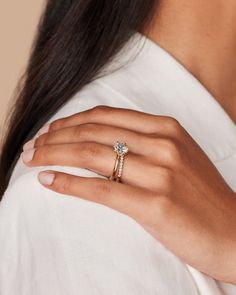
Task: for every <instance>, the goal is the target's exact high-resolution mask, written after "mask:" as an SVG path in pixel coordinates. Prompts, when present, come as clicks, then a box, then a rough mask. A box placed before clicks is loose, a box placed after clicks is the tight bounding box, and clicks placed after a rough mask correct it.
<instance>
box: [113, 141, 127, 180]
mask: <svg viewBox="0 0 236 295" xmlns="http://www.w3.org/2000/svg"><path fill="white" fill-rule="evenodd" d="M114 151H115V152H116V161H115V165H114V168H113V172H112V175H111V176H110V177H109V179H110V180H113V181H116V182H121V176H122V172H123V168H124V159H125V155H126V154H127V153H128V151H129V148H128V146H127V144H126V143H123V142H119V141H117V142H116V143H115V144H114Z"/></svg>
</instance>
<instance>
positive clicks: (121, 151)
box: [114, 141, 129, 156]
mask: <svg viewBox="0 0 236 295" xmlns="http://www.w3.org/2000/svg"><path fill="white" fill-rule="evenodd" d="M114 151H115V152H116V153H117V154H118V155H119V156H122V155H125V154H127V153H128V151H129V148H128V146H127V144H126V143H123V142H119V141H117V142H116V143H115V145H114Z"/></svg>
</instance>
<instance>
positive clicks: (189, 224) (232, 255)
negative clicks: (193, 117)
mask: <svg viewBox="0 0 236 295" xmlns="http://www.w3.org/2000/svg"><path fill="white" fill-rule="evenodd" d="M48 129H49V130H48ZM45 131H47V132H46V133H44V134H41V135H40V136H39V137H37V138H36V139H35V140H34V141H31V142H29V143H28V144H27V145H26V146H25V147H24V150H25V151H24V153H23V154H22V159H23V161H24V163H25V164H26V165H28V166H31V167H32V166H45V165H46V166H48V165H49V166H50V165H62V166H74V167H81V168H85V169H89V170H92V171H94V172H96V173H98V174H100V175H103V176H105V177H109V176H110V175H111V172H112V170H113V165H114V162H115V157H116V153H115V152H114V151H113V148H112V146H113V144H114V142H116V140H117V138H122V139H123V140H124V141H125V142H127V143H128V145H129V149H130V151H129V153H128V154H127V155H126V157H125V166H124V171H123V175H122V183H118V182H114V181H109V180H108V179H103V178H86V177H79V176H72V175H68V174H64V173H59V172H52V171H48V172H41V173H40V174H39V181H40V182H41V183H42V184H43V185H44V186H45V187H47V188H48V189H51V190H54V191H56V192H59V193H62V194H66V195H70V196H77V197H80V198H83V199H86V200H90V201H94V202H98V203H101V204H103V205H106V206H109V207H111V208H113V209H115V210H118V211H120V212H122V213H124V214H127V215H129V216H130V217H132V218H133V219H134V220H136V221H137V222H138V223H140V224H141V225H142V226H143V227H144V228H145V229H146V230H147V231H148V232H149V233H150V234H151V235H153V236H154V237H155V238H156V239H158V240H159V241H160V242H161V243H163V244H164V245H165V246H166V247H167V248H169V249H170V250H171V251H172V252H173V253H175V254H176V255H177V256H178V257H180V258H181V259H182V260H183V261H185V262H186V263H187V264H189V265H192V266H194V267H195V268H197V269H198V270H200V271H202V272H204V273H206V274H208V275H209V276H211V277H213V278H215V279H218V280H221V281H225V282H230V283H236V231H235V224H236V214H235V212H236V198H235V197H236V196H235V193H234V192H233V191H232V190H231V189H230V188H229V186H228V185H227V184H226V183H225V181H224V180H223V178H222V177H221V175H220V174H219V172H218V171H217V170H216V168H215V167H214V165H213V164H212V163H211V161H210V160H209V159H208V158H207V156H206V155H205V154H204V152H203V151H202V150H201V148H200V147H199V146H198V145H197V144H196V143H195V141H194V140H193V139H192V138H191V136H190V135H189V134H188V133H187V132H186V131H185V130H184V128H183V127H182V126H181V125H180V124H179V123H178V122H177V121H176V120H175V119H173V118H169V117H162V116H155V115H149V114H145V113H140V112H136V111H131V110H125V109H118V108H110V107H105V106H99V107H96V108H93V109H91V110H88V111H85V112H81V113H79V114H76V115H73V116H71V117H68V118H65V119H60V120H57V121H55V122H53V123H52V124H51V125H50V126H48V127H47V128H46V129H44V130H43V132H45ZM41 133H42V132H41ZM32 147H33V149H32ZM196 159H197V161H196ZM199 245H201V246H200V247H199Z"/></svg>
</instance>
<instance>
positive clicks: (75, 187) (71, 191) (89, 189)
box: [38, 171, 154, 221]
mask: <svg viewBox="0 0 236 295" xmlns="http://www.w3.org/2000/svg"><path fill="white" fill-rule="evenodd" d="M38 179H39V182H40V183H41V184H42V185H43V186H45V187H46V188H48V189H50V190H53V191H55V192H58V193H61V194H65V195H69V196H75V197H79V198H82V199H86V200H89V201H92V202H96V203H99V204H102V205H105V206H108V207H110V208H112V209H115V210H117V211H119V212H121V213H124V214H126V215H129V216H130V217H132V218H134V219H136V220H137V221H142V220H144V219H145V215H146V212H147V211H146V209H148V206H149V203H150V202H149V201H150V200H151V199H153V197H154V196H153V192H151V191H148V190H146V189H143V188H139V187H134V186H130V185H127V184H123V183H119V182H114V181H110V180H106V179H102V178H92V177H80V176H74V175H70V174H66V173H61V172H56V171H43V172H40V173H39V175H38ZM145 207H146V209H145Z"/></svg>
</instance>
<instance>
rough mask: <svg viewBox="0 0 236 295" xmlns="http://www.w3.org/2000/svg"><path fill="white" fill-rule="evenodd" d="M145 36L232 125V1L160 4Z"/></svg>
mask: <svg viewBox="0 0 236 295" xmlns="http://www.w3.org/2000/svg"><path fill="white" fill-rule="evenodd" d="M156 11H157V13H156V16H155V18H154V20H153V24H152V25H151V26H150V27H149V28H148V30H147V32H145V34H146V35H148V37H149V38H150V39H152V40H153V41H154V42H156V43H158V44H159V45H160V46H162V47H163V48H165V50H167V51H168V52H170V53H171V54H172V55H173V56H174V57H175V58H176V59H177V60H179V61H180V62H181V63H182V64H183V65H184V66H185V67H186V68H187V69H188V70H189V71H190V72H191V73H192V74H193V75H194V76H195V77H196V78H197V79H199V80H200V81H201V83H202V84H203V85H204V86H205V87H206V88H207V90H208V91H209V92H210V93H211V94H213V96H214V98H215V99H216V100H217V101H218V102H219V103H220V104H221V106H222V107H223V108H224V109H225V110H226V112H227V113H228V114H229V116H230V117H231V119H232V120H233V121H234V122H236V79H235V77H236V59H235V52H236V1H235V0H227V1H225V0H208V1H206V0H161V1H160V5H159V6H158V7H157V9H156Z"/></svg>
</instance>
